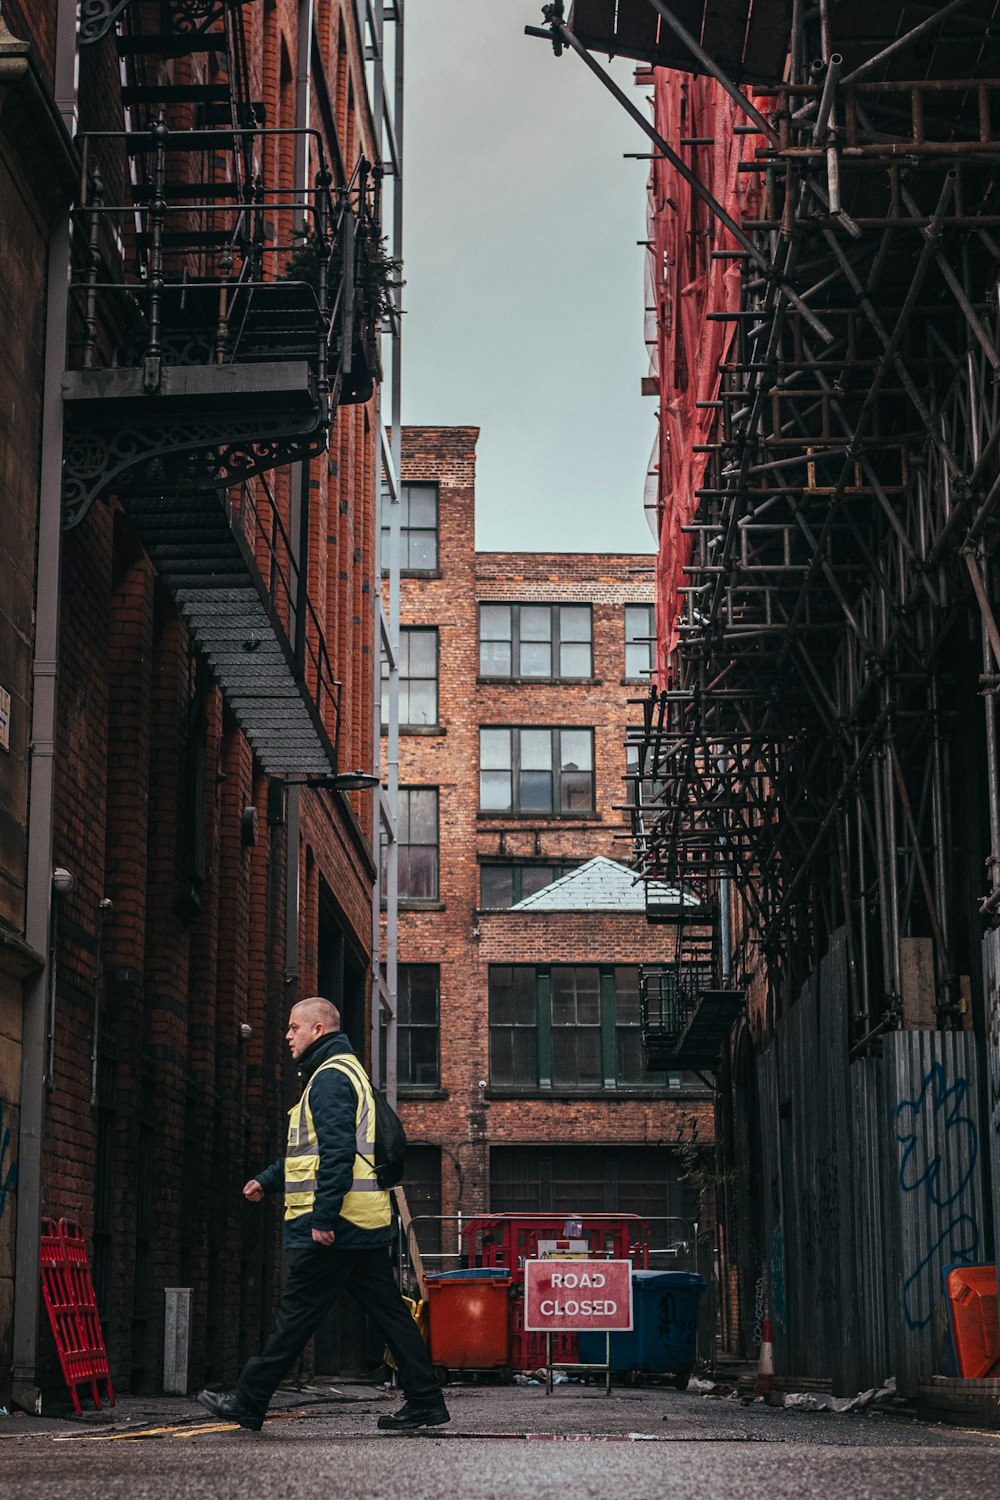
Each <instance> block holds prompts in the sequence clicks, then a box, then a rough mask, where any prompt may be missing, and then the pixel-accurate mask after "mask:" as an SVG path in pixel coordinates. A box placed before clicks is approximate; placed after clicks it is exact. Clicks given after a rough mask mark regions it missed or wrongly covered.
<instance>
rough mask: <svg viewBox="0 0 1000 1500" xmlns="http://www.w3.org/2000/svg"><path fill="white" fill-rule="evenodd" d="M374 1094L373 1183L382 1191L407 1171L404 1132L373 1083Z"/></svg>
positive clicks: (395, 1115)
mask: <svg viewBox="0 0 1000 1500" xmlns="http://www.w3.org/2000/svg"><path fill="white" fill-rule="evenodd" d="M372 1093H373V1094H374V1095H375V1160H374V1162H373V1163H372V1165H373V1166H374V1168H375V1181H376V1182H377V1183H378V1185H379V1187H380V1188H382V1189H383V1190H388V1189H389V1188H394V1187H395V1186H396V1184H397V1183H400V1182H402V1180H403V1174H404V1173H405V1171H406V1131H405V1130H404V1129H403V1122H402V1120H401V1119H400V1118H399V1116H398V1115H397V1113H396V1111H395V1110H394V1109H393V1107H392V1105H391V1104H390V1103H389V1101H388V1099H387V1098H386V1097H385V1095H384V1094H383V1093H382V1092H381V1090H379V1089H377V1088H376V1087H375V1085H374V1084H372Z"/></svg>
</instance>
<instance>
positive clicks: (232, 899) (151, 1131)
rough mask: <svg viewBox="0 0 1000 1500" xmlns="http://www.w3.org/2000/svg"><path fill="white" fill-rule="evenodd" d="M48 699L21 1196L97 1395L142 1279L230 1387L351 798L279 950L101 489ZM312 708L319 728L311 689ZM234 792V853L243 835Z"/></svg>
mask: <svg viewBox="0 0 1000 1500" xmlns="http://www.w3.org/2000/svg"><path fill="white" fill-rule="evenodd" d="M351 10H352V8H351V6H350V3H349V0H337V3H336V4H335V5H332V6H330V5H327V6H325V7H324V8H323V13H324V14H325V16H326V21H327V23H328V30H327V32H326V42H327V56H326V69H327V75H328V79H329V82H330V87H331V90H332V91H333V92H336V91H337V90H338V89H340V90H341V92H342V93H343V97H344V100H345V108H344V111H343V112H342V117H341V120H340V126H341V131H342V133H343V139H342V140H341V142H340V146H341V149H342V150H343V148H344V146H345V143H346V141H347V138H348V136H350V138H351V140H352V141H353V142H355V143H356V142H358V141H360V140H366V141H368V142H369V143H370V139H371V130H370V122H369V121H368V118H367V106H366V103H365V88H364V81H363V60H362V58H361V54H360V50H359V47H358V45H357V39H356V36H355V35H354V21H353V18H352V14H351ZM263 12H264V7H262V6H253V7H248V8H247V21H248V28H249V30H248V36H249V45H250V54H251V74H252V76H253V77H254V78H255V79H256V80H257V81H258V84H259V86H261V87H263V89H264V91H265V92H267V91H268V90H270V91H271V93H272V94H274V93H275V90H278V91H279V92H280V86H281V68H280V66H279V65H278V58H279V56H280V53H281V51H282V49H283V51H284V54H285V56H286V57H287V58H291V59H292V60H294V59H295V57H296V51H297V38H296V34H295V27H296V20H297V12H298V7H297V6H296V5H295V4H294V3H293V0H279V4H278V6H277V9H276V12H275V28H274V30H273V31H272V32H271V34H270V37H271V40H270V43H269V52H268V54H267V55H266V56H265V53H264V42H263V38H264V29H263V25H262V22H263V19H264V16H263ZM337 28H341V29H342V30H345V31H346V32H348V33H349V36H348V45H347V47H346V50H344V49H340V48H339V46H338V45H337ZM88 66H89V64H88ZM285 72H286V74H287V69H286V70H285ZM94 76H96V73H95V71H94V70H93V69H92V70H91V75H90V82H88V81H87V77H86V73H85V75H84V81H83V83H82V85H81V90H82V93H81V109H82V110H83V112H84V113H88V112H89V115H90V116H91V117H93V116H94V115H95V114H97V113H99V112H100V110H101V109H106V107H107V100H106V98H104V97H101V98H95V97H94V94H95V87H94V84H93V77H94ZM348 77H351V78H353V80H354V88H353V99H354V105H353V115H352V118H351V119H350V120H348V116H347V111H346V98H347V88H346V82H345V83H343V87H342V86H341V81H342V80H346V78H348ZM178 78H179V75H178ZM286 84H287V77H286ZM88 90H89V93H88ZM84 93H87V97H86V98H85V97H83V95H84ZM289 97H290V96H288V95H287V88H286V98H285V99H284V101H283V102H282V101H280V100H277V99H275V101H274V102H275V104H276V107H279V108H281V109H284V108H285V106H286V105H287V103H288V98H289ZM269 123H272V120H271V119H270V118H269ZM287 123H292V122H291V121H288V122H287ZM317 123H318V122H317ZM328 145H329V147H330V150H329V153H328V154H329V155H330V156H331V158H335V157H336V143H334V142H328ZM352 149H354V150H356V149H357V148H356V145H355V146H354V147H352ZM344 154H345V160H346V151H345V152H344ZM287 165H288V164H287V163H285V166H286V167H287ZM351 167H353V158H352V159H351V160H350V161H349V163H348V170H350V169H351ZM374 413H375V402H374V401H372V402H370V403H369V405H368V406H367V407H351V408H342V409H341V410H340V411H338V413H337V415H336V421H335V426H334V431H333V435H332V440H331V448H330V454H329V458H328V457H327V456H326V455H323V457H322V458H319V459H316V460H315V461H314V462H313V463H312V465H311V466H310V469H309V474H308V480H309V489H308V496H309V506H310V561H309V572H308V579H309V596H310V602H311V605H312V609H313V611H314V616H315V621H316V626H315V628H314V630H313V639H314V640H315V639H316V630H320V631H322V632H323V633H324V634H325V637H326V640H327V643H328V645H329V648H330V654H331V667H332V673H333V676H334V677H336V678H339V679H340V681H341V683H342V684H343V691H342V700H341V709H342V726H341V747H342V749H341V764H342V765H345V764H346V765H350V766H351V767H353V766H355V765H358V764H363V765H365V766H368V767H370V763H371V758H372V748H371V736H372V723H373V684H372V675H373V673H372V668H371V659H372V641H373V624H372V618H371V599H372V583H373V576H374V574H373V569H374V547H373V542H374V534H375V532H374V528H375V524H376V522H375V492H376V482H375V475H376V469H375V462H376V443H375V437H376V433H375V422H374ZM26 447H30V444H28V445H26ZM271 487H272V490H273V492H274V493H275V494H276V496H277V497H278V509H279V512H280V514H281V515H282V518H283V520H284V521H285V522H286V524H287V522H288V519H289V514H290V504H291V499H292V491H291V474H290V473H288V472H285V473H282V472H280V471H279V472H277V473H275V474H274V475H272V476H271ZM0 680H2V677H0ZM58 703H59V726H58V743H59V746H60V754H59V760H58V768H57V793H56V797H57V807H56V830H55V859H56V862H57V863H60V864H64V865H66V866H67V867H68V868H69V869H71V870H72V871H73V872H74V874H75V875H76V876H77V880H78V887H77V889H76V891H75V892H74V893H73V894H72V895H71V896H69V897H67V898H66V899H65V900H64V901H63V902H62V905H61V908H60V926H59V940H58V985H57V997H56V1024H55V1038H54V1059H53V1069H52V1079H51V1082H52V1089H51V1092H50V1094H49V1096H48V1104H47V1118H46V1139H45V1159H44V1180H43V1212H45V1213H46V1214H50V1215H52V1216H53V1217H56V1218H58V1217H62V1216H68V1217H71V1218H74V1219H77V1220H79V1222H80V1223H81V1225H82V1226H83V1229H84V1232H85V1233H86V1235H87V1237H88V1241H89V1242H90V1244H91V1248H92V1251H93V1255H94V1262H95V1272H96V1275H97V1278H98V1283H99V1289H100V1291H101V1296H102V1306H101V1311H102V1315H103V1318H104V1323H105V1328H106V1334H107V1342H108V1346H109V1352H110V1356H111V1363H112V1373H113V1376H114V1379H115V1384H116V1386H118V1387H119V1388H121V1389H122V1390H127V1389H129V1388H130V1387H131V1388H132V1389H144V1390H149V1389H155V1388H156V1387H157V1385H158V1382H159V1372H160V1369H161V1367H162V1328H163V1310H164V1298H163V1290H164V1287H166V1286H177V1285H182V1286H184V1285H189V1286H192V1287H193V1289H194V1308H193V1318H192V1325H191V1327H192V1350H191V1379H192V1381H193V1382H195V1383H200V1382H202V1381H219V1382H223V1381H231V1380H232V1379H233V1378H234V1377H235V1374H236V1371H237V1368H238V1365H239V1363H240V1361H241V1360H242V1359H244V1358H245V1357H246V1356H247V1355H248V1354H250V1353H253V1352H255V1350H256V1349H257V1348H259V1346H260V1343H261V1340H262V1337H263V1336H264V1334H266V1332H267V1331H268V1326H269V1324H270V1319H271V1314H272V1306H273V1295H274V1291H275V1289H276V1284H277V1276H278V1270H279V1252H278V1245H279V1224H280V1206H279V1205H278V1204H277V1203H273V1202H272V1203H269V1204H267V1205H266V1206H265V1207H264V1208H263V1209H260V1208H251V1207H249V1206H248V1205H246V1204H245V1203H244V1202H243V1200H242V1198H241V1196H240V1188H241V1186H242V1184H243V1182H244V1181H245V1180H246V1178H247V1177H249V1176H250V1175H252V1174H253V1173H254V1172H255V1171H258V1170H260V1169H261V1167H262V1166H264V1165H265V1164H267V1163H268V1162H270V1161H272V1160H274V1159H275V1158H276V1157H277V1156H278V1155H280V1154H281V1152H282V1150H283V1145H284V1124H285V1120H284V1111H285V1109H286V1108H287V1106H288V1104H289V1103H290V1102H291V1095H292V1092H293V1089H294V1082H293V1078H292V1070H291V1068H290V1066H289V1065H288V1062H287V1049H286V1048H285V1045H284V1041H283V1036H284V1031H285V1025H286V1017H287V1010H288V1004H289V1001H290V1000H294V999H295V998H296V995H297V994H298V995H301V994H307V993H312V992H313V991H314V988H315V984H316V947H317V934H318V931H319V913H318V892H319V889H320V886H321V884H325V886H326V887H327V888H328V889H329V890H330V891H332V892H334V893H335V898H336V907H337V911H338V918H339V920H340V921H341V922H342V925H343V927H344V930H345V932H346V933H347V935H348V939H349V942H350V944H351V947H352V951H353V952H354V953H355V954H356V955H357V957H358V961H359V962H361V963H362V964H364V963H367V962H368V959H369V954H370V943H371V882H372V876H373V872H374V864H373V861H372V857H371V848H370V839H369V835H368V829H369V827H370V820H371V812H370V802H371V793H361V794H354V795H353V796H352V798H351V799H349V800H348V799H343V798H341V797H340V796H339V795H338V794H334V795H331V794H329V793H317V792H311V791H305V792H304V793H303V796H302V844H301V850H300V851H296V853H297V855H298V857H299V858H300V859H301V863H302V872H303V873H302V878H301V880H300V890H301V893H302V900H301V910H300V920H301V932H302V939H301V942H300V944H299V952H298V955H297V962H296V959H295V958H293V955H291V954H289V953H288V952H286V946H285V921H286V910H285V904H286V903H285V895H286V877H287V863H288V858H289V848H288V833H287V827H286V823H285V820H284V817H283V816H282V814H281V812H280V807H279V801H276V800H275V799H274V798H269V796H268V784H267V779H266V777H265V776H264V775H263V773H262V772H261V769H260V766H259V765H258V764H257V763H256V762H255V760H254V757H253V754H252V751H251V749H250V746H249V744H248V743H247V741H246V739H245V738H244V736H243V734H242V732H241V731H240V730H239V728H238V726H237V725H236V723H235V721H234V719H233V718H232V716H231V715H230V713H229V711H228V709H227V707H226V704H225V703H224V701H223V698H222V694H221V692H220V690H219V688H218V687H217V686H216V685H215V684H214V683H213V682H212V681H211V680H210V679H209V677H208V676H207V673H206V671H205V668H204V665H203V664H202V663H200V661H199V658H198V654H197V652H196V650H195V649H194V647H193V643H192V641H191V639H190V637H189V634H188V631H187V629H186V627H185V625H184V623H183V621H182V620H181V619H180V617H179V615H178V613H177V610H176V608H175V606H174V604H173V602H172V600H171V599H170V597H169V596H168V594H167V592H166V589H165V588H164V586H163V585H162V583H161V582H160V581H159V580H158V579H157V577H156V574H155V571H154V569H153V567H152V565H151V563H150V561H149V559H148V558H147V557H146V556H145V554H144V552H143V550H142V548H141V546H140V545H139V543H138V542H137V540H136V538H135V535H134V533H133V532H132V530H131V527H130V524H129V521H128V518H127V514H126V512H125V510H124V509H123V508H122V507H121V506H120V505H118V503H117V502H116V501H107V500H105V501H100V502H98V503H97V504H95V505H94V507H93V508H92V510H91V512H90V513H89V515H88V516H87V518H86V520H85V521H84V522H83V524H82V525H81V526H80V527H79V528H78V529H77V530H75V531H74V532H72V533H69V534H68V535H67V538H66V542H65V554H64V570H63V597H62V617H61V649H60V664H59V699H58ZM324 711H325V713H326V723H327V728H328V731H329V733H330V737H331V739H332V738H333V737H334V734H335V729H336V719H335V714H334V711H333V707H332V705H331V704H329V703H328V704H326V705H325V710H324ZM193 725H194V726H195V728H192V726H193ZM192 736H195V737H200V739H201V742H202V746H203V757H204V764H203V772H202V774H201V776H200V779H199V778H196V776H195V774H194V767H193V761H192V757H191V754H190V745H191V743H192ZM250 806H253V807H255V808H256V810H257V814H258V838H257V842H256V844H253V843H251V842H248V841H247V840H246V839H245V838H244V835H243V828H244V810H245V809H246V808H247V807H250ZM195 809H196V810H197V813H198V819H199V820H200V824H201V827H202V855H201V858H200V862H199V861H197V860H196V859H195V856H194V851H193V847H192V844H191V840H190V826H191V823H192V818H193V815H194V811H195ZM198 863H200V868H199V869H197V870H196V869H195V866H196V864H198ZM307 865H308V866H309V868H310V870H311V871H312V872H313V874H312V876H311V878H310V879H309V880H308V881H307V880H306V878H305V869H306V866H307ZM105 901H108V902H110V903H111V906H110V909H107V910H103V909H102V902H105ZM296 970H297V972H296ZM244 1023H246V1024H248V1025H249V1026H250V1027H252V1035H251V1037H250V1038H249V1039H245V1038H244V1037H243V1036H242V1035H241V1025H242V1024H244ZM362 1030H363V1032H364V1033H365V1034H367V1030H368V1024H367V1019H365V1021H364V1023H363V1025H362ZM95 1078H96V1085H97V1087H96V1096H97V1097H96V1103H95V1102H94V1101H93V1100H92V1093H93V1091H94V1083H95ZM2 1270H3V1268H2V1266H0V1276H2ZM49 1352H50V1356H51V1350H50V1351H49ZM53 1368H54V1367H53V1366H52V1362H51V1358H50V1373H51V1372H52V1370H53Z"/></svg>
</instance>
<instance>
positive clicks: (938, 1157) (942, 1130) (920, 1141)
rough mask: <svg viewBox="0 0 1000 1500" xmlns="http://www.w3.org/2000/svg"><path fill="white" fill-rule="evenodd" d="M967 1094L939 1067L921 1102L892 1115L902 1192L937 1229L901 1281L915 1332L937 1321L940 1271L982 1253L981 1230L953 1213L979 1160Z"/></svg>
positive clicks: (909, 1102)
mask: <svg viewBox="0 0 1000 1500" xmlns="http://www.w3.org/2000/svg"><path fill="white" fill-rule="evenodd" d="M968 1092H969V1082H968V1079H966V1078H956V1080H955V1082H954V1083H953V1084H951V1085H949V1084H948V1080H947V1077H946V1075H945V1071H944V1067H943V1066H942V1064H941V1063H939V1062H936V1063H934V1064H933V1065H932V1067H931V1068H930V1071H929V1072H928V1074H927V1076H926V1077H925V1079H924V1084H923V1088H922V1089H921V1091H920V1094H919V1095H918V1096H917V1098H916V1099H904V1100H903V1102H902V1103H901V1104H899V1105H897V1107H896V1111H895V1115H894V1118H895V1122H896V1140H897V1142H898V1144H899V1146H900V1160H899V1186H900V1189H901V1190H902V1192H903V1193H905V1194H915V1195H916V1201H917V1202H918V1204H921V1205H922V1206H923V1207H924V1209H925V1211H926V1213H927V1215H928V1216H929V1217H930V1219H931V1221H932V1223H933V1224H936V1226H937V1233H936V1237H935V1239H934V1243H933V1244H932V1246H931V1248H930V1250H928V1252H927V1254H926V1255H925V1256H924V1257H923V1259H922V1260H921V1261H920V1262H919V1264H918V1265H917V1266H915V1267H914V1268H913V1269H912V1270H910V1271H909V1274H908V1275H906V1276H904V1279H903V1288H902V1296H903V1316H904V1318H905V1319H906V1324H907V1327H908V1328H910V1329H913V1330H916V1329H918V1328H926V1327H927V1325H928V1323H929V1322H930V1321H931V1318H932V1317H933V1315H934V1304H935V1302H936V1300H937V1297H938V1295H939V1293H938V1288H937V1274H936V1273H937V1271H938V1270H939V1268H940V1267H941V1266H943V1265H946V1264H948V1263H949V1262H952V1263H957V1264H962V1265H969V1264H971V1263H972V1262H973V1261H974V1260H975V1257H976V1252H977V1250H978V1248H979V1241H980V1232H979V1225H978V1224H977V1223H976V1221H975V1219H974V1218H973V1217H972V1215H971V1214H969V1213H957V1212H949V1210H950V1209H951V1208H952V1205H953V1204H955V1203H956V1202H957V1200H958V1198H959V1197H960V1196H961V1195H962V1193H963V1192H964V1190H965V1189H966V1188H967V1187H968V1186H969V1184H970V1182H971V1181H972V1177H973V1173H974V1172H975V1168H976V1162H977V1160H978V1157H979V1132H978V1130H977V1128H976V1123H975V1121H974V1120H972V1119H970V1117H969V1116H968V1115H967V1114H963V1113H962V1109H963V1106H964V1104H965V1100H966V1096H967V1094H968ZM945 1145H947V1151H946V1150H945Z"/></svg>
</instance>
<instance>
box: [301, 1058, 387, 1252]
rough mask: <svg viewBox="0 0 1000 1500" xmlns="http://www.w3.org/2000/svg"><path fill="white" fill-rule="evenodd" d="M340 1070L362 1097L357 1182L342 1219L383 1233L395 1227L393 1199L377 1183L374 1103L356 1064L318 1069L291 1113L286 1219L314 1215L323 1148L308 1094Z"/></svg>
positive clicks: (337, 1062)
mask: <svg viewBox="0 0 1000 1500" xmlns="http://www.w3.org/2000/svg"><path fill="white" fill-rule="evenodd" d="M328 1068H336V1070H337V1072H338V1073H343V1074H345V1075H346V1076H347V1077H348V1078H349V1079H350V1080H351V1082H352V1083H353V1085H354V1088H355V1090H356V1092H357V1095H358V1107H357V1111H356V1113H355V1116H354V1132H355V1134H354V1139H355V1148H354V1149H355V1157H354V1172H353V1181H352V1183H351V1186H350V1189H349V1191H348V1192H347V1193H345V1194H344V1201H343V1203H342V1204H341V1205H340V1214H341V1218H344V1219H347V1220H348V1221H349V1222H350V1223H351V1224H356V1225H357V1226H358V1228H359V1229H384V1228H385V1227H386V1225H387V1224H389V1223H391V1221H392V1214H391V1211H390V1208H389V1194H388V1193H387V1192H384V1191H383V1190H382V1188H380V1187H379V1185H378V1183H377V1182H376V1180H375V1166H374V1162H375V1097H374V1095H373V1093H372V1086H371V1083H370V1082H369V1080H368V1075H367V1073H366V1072H365V1070H364V1068H363V1067H362V1066H361V1064H360V1063H359V1062H358V1061H357V1059H356V1058H353V1057H350V1056H340V1057H331V1058H330V1059H329V1060H328V1061H327V1062H325V1063H322V1064H321V1065H320V1067H318V1068H317V1069H316V1072H315V1073H314V1074H313V1075H312V1078H310V1080H309V1082H308V1083H307V1084H306V1086H305V1088H304V1089H303V1090H302V1097H301V1099H300V1100H299V1102H298V1104H296V1105H295V1106H294V1108H293V1109H290V1110H289V1111H288V1147H287V1150H286V1153H285V1218H286V1219H298V1218H301V1216H302V1215H303V1214H308V1213H312V1210H313V1207H314V1206H315V1203H316V1179H317V1176H318V1174H319V1142H318V1140H317V1138H316V1127H315V1125H314V1124H313V1117H312V1109H311V1107H310V1104H309V1090H310V1089H311V1088H312V1085H313V1083H314V1082H315V1080H316V1079H317V1078H318V1077H319V1075H320V1073H323V1072H325V1071H326V1070H327V1069H328Z"/></svg>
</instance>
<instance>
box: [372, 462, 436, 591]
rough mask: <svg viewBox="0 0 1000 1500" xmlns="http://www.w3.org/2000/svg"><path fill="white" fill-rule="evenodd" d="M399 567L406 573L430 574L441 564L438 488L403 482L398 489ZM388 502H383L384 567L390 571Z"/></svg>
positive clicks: (386, 500) (384, 499) (385, 500)
mask: <svg viewBox="0 0 1000 1500" xmlns="http://www.w3.org/2000/svg"><path fill="white" fill-rule="evenodd" d="M399 508H400V514H399V526H400V546H399V567H400V571H401V572H403V573H430V572H433V571H434V570H435V569H436V568H437V565H438V487H437V485H436V484H404V485H402V486H401V487H400V492H399ZM388 510H389V501H388V499H387V498H385V497H383V505H382V570H383V572H388V556H389V550H388V549H389V525H388Z"/></svg>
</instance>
